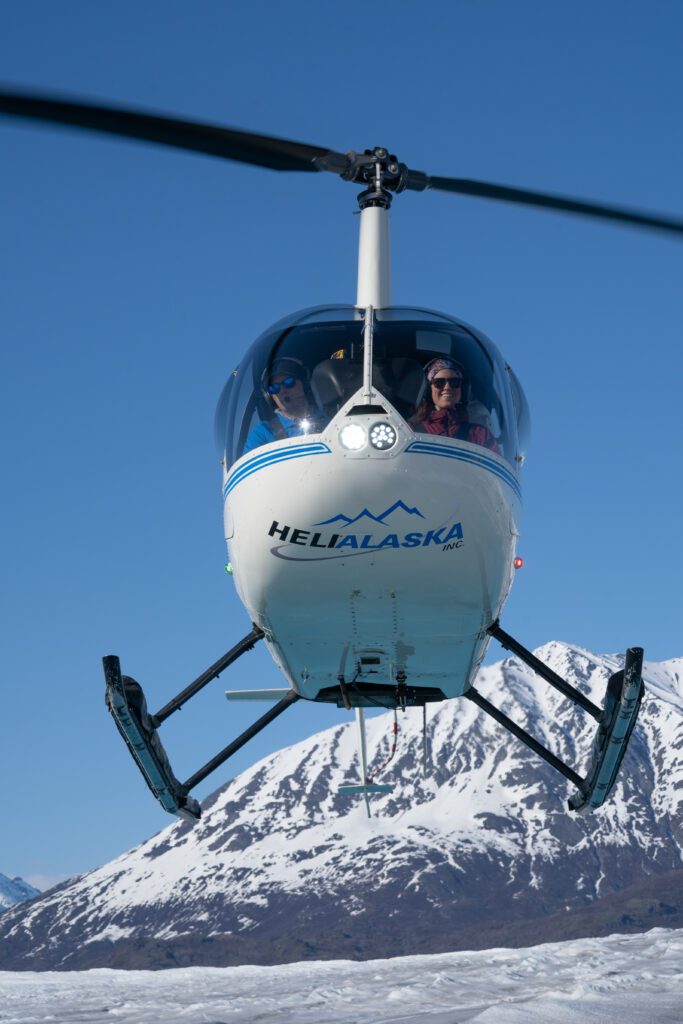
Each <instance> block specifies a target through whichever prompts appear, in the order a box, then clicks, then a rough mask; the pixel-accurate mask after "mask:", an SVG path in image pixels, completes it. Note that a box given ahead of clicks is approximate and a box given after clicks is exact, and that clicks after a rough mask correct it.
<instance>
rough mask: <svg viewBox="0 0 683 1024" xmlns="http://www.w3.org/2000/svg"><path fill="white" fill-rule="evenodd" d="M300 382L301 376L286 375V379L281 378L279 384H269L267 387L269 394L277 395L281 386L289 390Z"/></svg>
mask: <svg viewBox="0 0 683 1024" xmlns="http://www.w3.org/2000/svg"><path fill="white" fill-rule="evenodd" d="M298 383H299V378H298V377H291V376H290V377H285V379H284V380H281V381H280V383H279V384H269V385H268V389H267V390H268V394H269V395H277V394H278V393H279V391H280V388H287V390H288V391H289V389H290V388H293V387H294V385H295V384H298Z"/></svg>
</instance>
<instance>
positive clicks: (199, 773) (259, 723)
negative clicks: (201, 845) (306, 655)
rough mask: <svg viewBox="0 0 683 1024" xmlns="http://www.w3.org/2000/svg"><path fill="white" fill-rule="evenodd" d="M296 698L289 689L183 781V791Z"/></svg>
mask: <svg viewBox="0 0 683 1024" xmlns="http://www.w3.org/2000/svg"><path fill="white" fill-rule="evenodd" d="M298 700H300V697H299V694H298V693H296V691H295V690H290V691H289V693H288V694H287V696H286V697H283V698H282V700H279V701H278V702H277V704H276V705H275V707H273V708H271V709H270V711H266V713H265V715H262V716H261V717H260V718H259V719H257V721H256V722H254V724H253V725H250V726H249V728H248V729H246V730H245V731H244V732H243V733H241V734H240V735H239V736H238V737H237V739H236V740H233V741H232V743H229V744H228V745H227V747H225V748H224V749H223V750H221V752H220V753H219V754H216V756H215V757H212V758H211V760H210V761H207V763H206V764H205V765H204V767H203V768H200V769H199V771H197V772H195V773H194V775H191V776H190V778H189V779H188V780H187V782H184V783H183V787H182V788H183V791H184V792H185V793H189V792H190V790H191V789H194V787H195V786H197V785H199V783H200V782H201V781H202V780H203V779H205V778H206V776H207V775H210V774H211V772H213V771H215V770H216V768H219V767H220V766H221V765H222V764H223V762H224V761H227V760H228V758H229V757H232V755H233V754H235V753H237V751H238V750H240V749H241V748H242V747H243V746H244V744H245V743H248V742H249V740H251V739H253V738H254V736H256V734H257V733H259V732H261V730H262V729H265V727H266V726H267V725H270V723H271V722H272V721H273V719H274V718H277V717H278V715H281V714H282V712H283V711H286V710H287V708H288V707H291V705H292V704H294V703H296V701H298Z"/></svg>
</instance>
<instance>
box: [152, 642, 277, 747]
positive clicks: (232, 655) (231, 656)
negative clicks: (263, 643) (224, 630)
mask: <svg viewBox="0 0 683 1024" xmlns="http://www.w3.org/2000/svg"><path fill="white" fill-rule="evenodd" d="M264 636H265V634H264V632H263V630H262V629H260V628H259V627H258V626H256V625H255V626H254V628H253V629H252V631H251V633H249V634H248V635H247V636H245V637H244V639H242V640H240V641H239V643H237V644H235V646H234V647H231V648H230V650H229V651H228V652H227V654H224V655H223V657H222V658H219V660H218V661H216V662H215V663H214V664H213V665H211V666H210V667H209V668H207V670H206V672H202V674H201V675H200V676H197V678H196V679H195V681H194V682H193V683H190V685H189V686H186V687H185V689H184V690H182V691H181V692H180V693H179V694H178V696H177V697H174V698H173V700H170V701H169V702H168V704H165V705H164V707H163V708H162V709H161V711H157V713H156V715H151V716H150V717H151V720H152V725H153V726H154V728H155V729H157V728H158V727H159V726H160V725H161V723H162V722H165V721H166V719H167V718H168V717H169V715H172V714H173V712H174V711H178V709H179V708H181V707H182V706H183V704H186V703H187V702H188V700H189V699H190V697H194V695H195V694H196V693H199V691H200V690H201V689H203V688H204V687H205V686H206V684H207V683H210V682H211V680H212V679H215V678H216V677H217V676H219V675H220V674H221V672H222V671H223V669H225V668H227V667H228V665H232V663H233V661H237V659H238V658H240V657H241V656H242V655H243V654H245V653H246V652H247V651H250V650H251V649H252V647H253V646H254V645H255V644H256V643H257V642H258V641H259V640H261V639H262V638H263V637H264Z"/></svg>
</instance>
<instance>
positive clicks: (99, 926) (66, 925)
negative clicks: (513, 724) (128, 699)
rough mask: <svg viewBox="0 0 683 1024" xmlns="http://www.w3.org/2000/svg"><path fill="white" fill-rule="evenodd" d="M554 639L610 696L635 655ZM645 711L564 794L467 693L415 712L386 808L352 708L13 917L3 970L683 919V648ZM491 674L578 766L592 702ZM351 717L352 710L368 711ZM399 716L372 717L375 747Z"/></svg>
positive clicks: (540, 936) (509, 941) (532, 934)
mask: <svg viewBox="0 0 683 1024" xmlns="http://www.w3.org/2000/svg"><path fill="white" fill-rule="evenodd" d="M536 653H537V655H538V656H539V657H541V658H542V659H543V660H544V661H546V662H548V663H549V664H550V665H551V666H552V667H553V668H554V669H555V670H556V671H557V672H559V673H560V675H563V676H564V677H565V678H567V679H569V680H571V681H573V682H574V683H575V684H576V685H578V686H579V687H580V688H581V689H582V690H583V691H584V692H586V693H588V694H589V695H591V696H592V697H593V699H594V700H595V701H596V703H602V696H603V693H604V689H605V685H606V681H607V678H608V677H609V675H610V673H611V672H613V671H614V670H615V669H616V668H617V667H619V659H617V658H616V657H610V656H597V655H593V654H591V653H589V652H587V651H583V650H581V649H578V648H573V647H569V646H567V645H564V644H560V643H550V644H546V645H545V646H544V647H542V648H540V649H539V650H538V651H537V652H536ZM645 675H646V683H647V693H646V697H645V699H644V702H643V707H642V710H641V715H640V721H639V724H638V726H637V728H636V731H635V732H634V735H633V737H632V740H631V746H630V749H629V752H628V754H627V756H626V758H625V761H624V764H623V766H622V772H621V777H620V781H619V782H618V784H617V786H616V788H615V791H614V794H613V797H612V799H611V800H610V802H609V804H608V805H607V806H605V807H604V808H603V809H601V810H600V811H598V812H596V813H594V814H592V815H587V816H576V815H572V814H570V813H569V812H567V810H566V799H567V796H568V795H569V792H570V787H569V784H568V783H566V782H565V781H564V779H562V777H560V776H558V775H556V773H555V772H554V771H553V770H552V769H551V768H550V767H548V766H546V765H545V764H543V763H542V762H540V761H538V760H537V758H536V757H535V756H534V755H533V754H532V753H531V752H530V751H528V750H527V749H526V748H525V747H523V746H522V745H521V744H519V743H518V742H517V741H516V740H514V738H512V737H511V736H508V735H507V734H506V733H504V732H503V731H502V730H501V729H500V727H499V726H497V725H496V723H495V722H494V721H492V720H491V719H490V718H487V717H485V716H484V715H483V714H482V713H481V712H480V711H478V709H477V708H476V707H475V706H474V705H473V704H471V703H470V702H469V701H466V700H460V701H450V702H445V703H443V704H441V705H439V706H433V708H432V709H430V721H429V729H428V732H429V745H430V758H429V760H430V769H429V773H428V775H427V776H426V777H423V775H422V765H421V762H422V753H421V711H420V710H418V709H415V710H410V711H408V712H407V713H406V714H405V715H399V725H400V733H399V742H398V750H397V754H396V757H395V759H394V760H393V762H392V763H391V765H390V766H389V767H388V768H387V770H386V772H385V773H384V775H383V777H382V781H385V782H392V783H393V784H394V786H395V789H394V792H393V793H391V794H389V795H387V796H381V797H374V798H373V812H374V817H373V818H372V819H370V820H368V818H367V816H366V814H365V810H364V807H363V806H362V804H361V803H360V802H359V801H358V800H357V798H354V797H350V796H344V795H341V794H339V792H338V790H339V786H340V785H343V784H344V783H349V782H355V781H357V778H358V760H357V754H356V746H355V730H354V728H353V724H352V722H351V721H350V720H349V719H346V720H345V724H340V725H339V726H337V727H335V728H333V729H329V730H327V731H325V732H322V733H319V734H317V735H315V736H313V737H311V738H310V739H308V740H306V741H305V742H302V743H299V744H297V745H296V746H293V747H289V748H287V749H285V750H282V751H279V752H278V753H276V754H273V755H271V756H269V757H267V758H265V759H264V760H262V761H260V762H258V763H257V764H255V765H254V766H253V767H252V768H250V769H249V770H247V771H246V772H243V773H242V774H241V775H239V776H238V777H237V778H235V779H234V780H233V781H231V782H230V783H228V784H227V785H226V786H224V787H223V788H221V789H219V790H218V791H217V792H216V793H214V794H213V795H212V797H210V798H209V799H208V800H207V801H206V803H205V810H204V817H203V818H202V820H201V822H200V823H199V824H198V825H196V826H194V827H192V826H190V825H188V824H187V823H184V822H178V823H176V824H172V825H170V826H169V827H168V828H167V829H165V830H164V831H162V832H161V833H159V834H158V835H156V836H154V837H153V838H152V839H150V840H148V841H147V842H145V843H143V844H142V845H141V846H139V847H138V848H137V849H135V850H132V851H130V852H129V853H126V854H123V855H122V856H121V857H119V858H117V859H116V860H114V861H112V862H111V863H110V864H107V865H105V866H104V867H102V868H99V869H98V870H96V871H92V872H90V873H89V874H87V875H84V876H82V877H80V878H77V879H71V880H69V882H67V883H64V885H62V886H61V887H59V888H57V889H54V890H52V891H51V892H50V893H48V894H46V895H45V897H43V898H42V899H39V900H36V901H34V902H33V903H32V904H31V905H30V906H27V907H23V908H22V907H16V908H14V909H11V910H9V911H7V912H6V913H4V914H3V915H2V917H1V918H0V968H4V969H15V970H16V969H19V970H22V969H26V970H45V969H58V970H59V969H77V968H86V967H93V966H110V967H131V968H132V967H138V968H142V967H154V968H157V967H170V966H185V965H189V964H213V965H224V964H235V963H281V962H286V961H291V960H301V959H309V958H310V959H325V958H336V957H351V958H366V957H385V956H392V955H398V954H401V955H403V954H409V953H426V952H438V951H446V950H457V949H466V948H484V947H487V946H493V945H496V946H500V945H525V944H529V943H530V942H541V941H549V940H553V939H560V938H566V937H570V936H584V935H593V934H595V935H602V934H608V933H609V932H613V931H637V930H644V929H647V928H650V927H653V926H655V925H658V926H669V927H681V926H683V884H682V883H683V870H682V869H683V852H682V851H683V814H682V813H681V812H682V810H683V807H682V805H683V659H677V660H674V661H670V662H665V663H662V664H659V665H656V664H648V665H646V673H645ZM477 686H478V689H479V690H480V691H481V692H482V693H483V694H484V695H485V696H486V697H488V698H489V699H491V700H492V701H493V703H495V704H498V705H499V706H501V707H502V708H503V709H504V710H505V711H506V712H507V713H508V714H510V715H511V717H514V718H515V719H516V720H517V721H518V722H519V723H520V724H522V725H523V726H525V727H526V728H528V729H529V730H530V731H531V732H532V733H534V734H535V735H537V736H538V737H539V738H540V739H541V740H542V741H543V742H545V743H546V744H547V745H548V746H550V747H551V749H553V750H555V751H556V752H557V753H558V754H559V755H560V756H562V757H563V758H564V759H566V760H567V761H568V762H569V763H570V764H573V765H576V766H585V765H586V764H587V760H588V754H589V750H590V745H591V742H592V736H593V720H592V719H590V718H589V717H588V716H586V715H585V714H584V713H583V712H581V711H580V710H578V709H574V708H573V706H572V705H570V704H569V703H568V702H567V701H565V700H564V699H563V698H562V697H561V696H560V695H559V694H557V693H556V692H555V691H553V690H550V688H549V687H547V686H546V684H544V683H543V682H541V681H540V680H538V679H537V678H536V677H535V676H534V675H533V673H532V672H531V671H530V670H528V669H526V668H525V667H524V666H522V665H521V663H520V662H518V661H517V660H516V659H512V658H510V659H506V660H505V661H503V662H501V663H499V664H497V665H493V666H490V667H487V668H484V669H483V670H482V671H481V673H480V675H479V677H478V681H477ZM349 718H350V716H349ZM392 721H393V718H392V716H391V715H381V716H378V717H376V718H373V719H372V720H370V721H369V722H368V750H369V757H370V759H371V761H373V762H374V763H376V764H379V763H381V761H382V760H384V758H385V757H386V754H387V751H388V748H389V743H390V730H391V724H392Z"/></svg>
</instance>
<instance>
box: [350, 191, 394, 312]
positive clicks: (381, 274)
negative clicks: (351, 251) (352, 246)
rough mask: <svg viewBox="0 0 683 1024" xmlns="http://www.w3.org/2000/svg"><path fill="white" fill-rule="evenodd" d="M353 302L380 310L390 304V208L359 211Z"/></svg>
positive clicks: (369, 207)
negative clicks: (356, 280)
mask: <svg viewBox="0 0 683 1024" xmlns="http://www.w3.org/2000/svg"><path fill="white" fill-rule="evenodd" d="M356 305H357V306H361V307H362V308H363V309H365V308H366V307H367V306H373V307H374V308H375V309H383V308H384V307H385V306H390V305H391V252H390V248H389V211H388V210H385V209H383V208H382V207H380V206H367V207H366V208H365V209H364V210H361V212H360V232H359V238H358V290H357V294H356Z"/></svg>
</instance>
